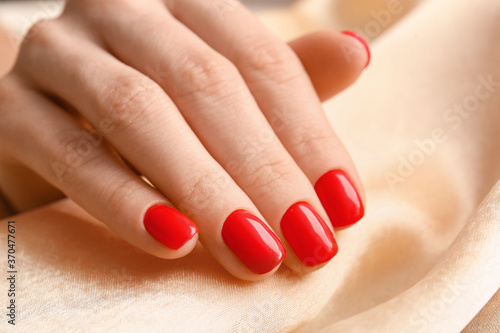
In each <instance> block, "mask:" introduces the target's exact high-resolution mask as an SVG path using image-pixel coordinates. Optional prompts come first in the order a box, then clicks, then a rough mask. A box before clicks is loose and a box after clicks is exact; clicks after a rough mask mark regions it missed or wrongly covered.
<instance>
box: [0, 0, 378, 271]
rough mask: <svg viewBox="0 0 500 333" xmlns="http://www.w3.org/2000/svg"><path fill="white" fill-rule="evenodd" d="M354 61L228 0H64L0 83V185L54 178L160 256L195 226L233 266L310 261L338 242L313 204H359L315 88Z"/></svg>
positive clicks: (355, 68)
mask: <svg viewBox="0 0 500 333" xmlns="http://www.w3.org/2000/svg"><path fill="white" fill-rule="evenodd" d="M368 59H369V56H368V54H367V51H366V50H365V47H364V46H363V44H362V43H360V41H359V40H358V39H357V38H353V36H349V35H346V34H342V33H338V32H325V31H324V32H317V33H313V34H311V35H308V36H305V37H302V38H300V39H298V40H295V41H293V42H291V43H290V44H289V45H286V44H285V43H283V42H281V41H280V40H279V39H277V38H276V37H274V36H273V35H272V34H271V33H269V32H268V31H267V30H266V29H265V28H264V27H263V26H262V25H261V24H260V23H259V21H258V20H257V19H256V18H255V17H254V16H253V15H252V14H251V13H250V12H249V11H248V10H247V9H245V8H244V7H243V6H242V5H240V4H239V3H238V2H237V1H226V0H218V1H200V0H179V1H174V0H169V1H160V0H148V1H141V2H139V1H132V0H114V1H99V0H73V1H69V2H68V4H67V8H66V9H65V11H64V13H63V15H62V16H61V17H60V18H58V19H56V20H51V21H42V22H39V23H38V24H36V25H35V26H34V27H33V28H32V29H31V30H30V31H29V33H28V35H27V37H26V40H25V42H24V43H23V46H22V48H21V50H20V54H19V58H18V61H17V63H16V66H15V68H14V70H13V71H12V72H11V73H10V74H9V75H8V76H7V77H6V78H5V79H3V80H2V81H1V82H0V113H1V118H2V122H1V123H0V149H1V156H2V157H1V165H2V170H1V171H2V172H1V175H2V176H1V179H0V184H2V191H3V193H4V194H5V196H6V198H7V199H8V200H9V202H10V203H11V205H12V206H13V207H14V208H16V209H23V208H26V207H30V206H33V205H36V204H40V203H43V202H44V201H50V200H52V199H55V198H57V197H60V196H61V192H59V191H62V192H63V193H64V194H65V195H67V196H68V197H70V198H71V199H72V200H74V201H75V202H76V203H78V204H79V205H80V206H82V207H83V208H84V209H86V210H87V211H88V212H89V213H91V214H92V215H93V216H95V217H96V218H98V219H100V220H101V221H103V222H104V223H105V224H106V225H107V226H109V228H111V229H112V230H114V231H115V232H116V233H117V234H118V235H120V236H121V237H123V238H124V239H125V240H127V241H128V242H130V243H131V244H133V245H135V246H136V247H138V248H140V249H142V250H144V251H146V252H149V253H151V254H153V255H155V256H158V257H161V258H168V259H173V258H178V257H182V256H184V255H186V254H187V253H189V252H190V251H191V250H192V249H193V247H194V246H195V244H196V243H197V240H198V230H199V236H200V240H201V242H202V243H203V245H204V246H205V248H206V249H207V250H208V251H209V252H210V253H211V254H212V255H213V256H214V257H215V258H216V259H217V260H218V261H219V262H220V263H221V264H222V266H224V267H225V268H226V269H227V270H228V271H229V272H230V273H231V274H233V275H234V276H236V277H239V278H241V279H246V280H256V279H260V278H263V277H266V276H268V275H270V274H272V273H274V272H275V271H276V270H277V269H278V267H279V265H280V263H281V262H282V261H283V260H285V263H286V264H287V265H288V266H289V267H291V268H292V269H294V270H295V271H298V272H303V271H310V270H314V269H317V268H319V267H321V266H322V265H324V264H325V263H326V262H328V261H329V260H330V259H331V258H332V257H333V256H334V255H335V254H336V252H337V245H336V243H335V239H334V236H333V234H332V231H331V227H332V226H331V225H330V224H329V223H328V218H327V214H328V216H329V219H330V221H331V222H332V224H333V226H334V227H342V226H346V225H350V224H352V223H354V222H356V221H357V220H359V219H360V218H361V217H362V215H363V206H364V204H363V203H362V200H363V192H362V189H361V184H360V181H359V179H358V176H357V175H356V172H355V169H354V166H353V164H352V162H351V160H350V157H349V155H348V153H347V152H346V150H345V149H344V147H343V146H342V144H341V142H340V141H339V139H338V138H337V137H336V135H335V133H334V131H333V130H332V128H331V127H330V124H329V122H328V121H327V119H326V117H325V115H324V114H323V112H322V109H321V104H320V99H319V98H318V95H319V96H320V97H321V98H323V99H325V98H327V97H330V96H332V95H333V94H335V93H337V92H339V91H340V90H342V89H344V88H345V87H347V86H348V85H350V84H351V83H352V82H353V81H354V80H355V79H356V78H357V77H358V76H359V74H360V73H361V71H362V69H363V68H364V66H365V64H366V63H367V61H368ZM308 74H309V76H308ZM314 88H316V92H315V90H314ZM138 174H140V175H143V177H144V178H143V179H141V177H140V176H139V175H138ZM144 179H147V180H148V181H149V182H150V183H151V184H152V185H153V186H150V185H149V184H148V183H147V182H146V181H144ZM315 189H316V192H317V194H316V192H315ZM358 193H359V194H358ZM318 196H319V199H318ZM322 204H323V207H324V209H325V210H326V213H327V214H326V213H325V210H323V208H322ZM262 221H265V222H262ZM325 221H326V222H325ZM285 249H286V259H285Z"/></svg>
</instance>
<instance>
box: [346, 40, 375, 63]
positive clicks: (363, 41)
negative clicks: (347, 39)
mask: <svg viewBox="0 0 500 333" xmlns="http://www.w3.org/2000/svg"><path fill="white" fill-rule="evenodd" d="M342 33H343V34H344V35H347V36H351V37H354V38H356V39H357V40H359V41H360V43H361V44H363V46H364V47H365V49H366V54H367V55H368V59H367V60H366V65H365V67H364V68H366V67H368V65H369V64H370V59H371V57H372V55H371V52H370V46H368V43H367V42H366V40H365V39H364V38H363V37H361V36H360V35H358V34H357V33H355V32H352V31H342Z"/></svg>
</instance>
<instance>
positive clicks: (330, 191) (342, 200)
mask: <svg viewBox="0 0 500 333" xmlns="http://www.w3.org/2000/svg"><path fill="white" fill-rule="evenodd" d="M314 189H315V190H316V193H317V194H318V197H319V200H320V201H321V204H322V205H323V207H324V208H325V211H326V213H327V214H328V217H329V218H330V221H331V222H332V225H333V227H334V228H338V227H345V226H348V225H351V224H353V223H356V222H358V221H359V220H360V219H361V218H362V217H363V215H364V213H365V211H364V207H363V203H362V202H361V198H360V196H359V194H358V191H356V188H355V187H354V185H353V184H352V182H351V180H350V179H349V177H347V174H346V173H345V172H344V171H342V170H331V171H328V172H327V173H325V174H324V175H323V176H321V177H320V178H319V179H318V181H317V182H316V185H314Z"/></svg>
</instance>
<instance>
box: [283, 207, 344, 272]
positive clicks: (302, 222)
mask: <svg viewBox="0 0 500 333" xmlns="http://www.w3.org/2000/svg"><path fill="white" fill-rule="evenodd" d="M281 230H282V231H283V236H285V239H286V241H287V242H288V244H289V245H290V247H291V248H292V250H293V252H295V254H296V255H297V257H298V258H299V259H300V260H301V261H302V263H303V264H304V265H305V266H308V267H311V266H316V265H318V264H321V263H324V262H327V261H329V260H330V259H332V258H333V257H334V256H335V255H336V254H337V252H338V249H339V248H338V246H337V242H336V241H335V238H334V237H333V233H332V231H331V230H330V228H329V227H328V226H327V225H326V223H325V222H324V221H323V219H322V218H321V216H319V215H318V213H316V211H315V210H314V208H312V207H311V205H309V204H308V203H306V202H297V203H296V204H294V205H292V206H291V207H290V208H288V210H287V211H286V213H285V215H283V218H282V219H281Z"/></svg>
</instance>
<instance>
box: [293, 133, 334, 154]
mask: <svg viewBox="0 0 500 333" xmlns="http://www.w3.org/2000/svg"><path fill="white" fill-rule="evenodd" d="M313 128H314V127H313ZM316 128H317V126H316ZM340 145H341V144H340V142H339V141H338V140H337V138H336V137H335V135H334V134H333V133H324V132H321V131H318V130H316V131H305V132H304V133H303V134H302V135H300V134H298V135H296V136H295V139H294V141H292V142H291V150H292V151H293V152H294V155H295V156H297V158H299V159H309V158H317V157H318V156H323V155H324V154H325V151H331V150H332V149H340ZM336 146H339V147H336Z"/></svg>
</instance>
